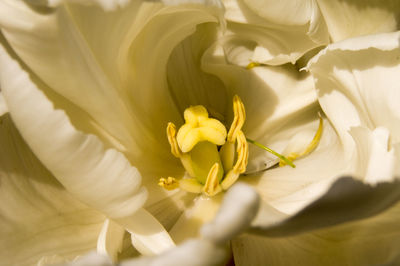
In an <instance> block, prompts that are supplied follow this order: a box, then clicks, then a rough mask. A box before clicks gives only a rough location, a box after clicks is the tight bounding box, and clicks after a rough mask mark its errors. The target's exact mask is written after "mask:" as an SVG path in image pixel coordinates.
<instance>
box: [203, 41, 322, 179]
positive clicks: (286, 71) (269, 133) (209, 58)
mask: <svg viewBox="0 0 400 266" xmlns="http://www.w3.org/2000/svg"><path fill="white" fill-rule="evenodd" d="M203 66H204V69H205V70H206V71H207V72H208V73H213V74H214V75H216V76H217V77H219V78H220V79H221V80H222V81H223V83H224V84H225V87H226V88H227V89H228V95H231V96H228V98H231V97H233V95H234V94H237V95H239V96H240V97H241V99H242V100H243V103H244V106H245V109H246V117H247V119H246V122H245V124H244V129H243V130H244V132H245V134H246V136H247V137H248V138H250V139H253V140H256V141H258V142H260V143H262V144H264V145H266V146H268V147H270V148H273V149H274V148H275V149H276V150H277V151H279V152H281V151H282V150H283V149H284V148H285V147H286V145H287V142H288V141H289V139H290V138H292V137H293V136H294V134H297V133H298V132H301V131H303V130H304V127H309V126H310V125H309V123H310V122H311V123H313V122H312V121H317V120H318V116H317V113H318V111H319V110H318V106H317V103H316V101H317V95H316V93H315V90H314V85H313V80H312V78H311V76H309V75H308V74H306V73H304V72H301V73H299V71H298V69H297V68H296V67H294V66H282V67H268V66H265V67H255V68H254V69H252V70H246V69H243V68H241V67H238V66H234V65H229V64H228V63H227V62H226V60H225V54H224V50H223V49H222V48H221V47H218V46H216V47H211V48H210V49H209V50H208V51H207V52H206V54H205V55H204V57H203ZM227 113H228V114H230V115H231V116H232V111H231V110H229V109H228V111H227ZM227 117H228V119H227V120H226V123H227V124H229V122H230V119H229V116H227ZM316 128H318V125H317V127H315V129H314V128H313V127H309V129H312V131H315V130H316ZM274 159H275V157H272V156H269V154H268V153H267V152H265V151H264V150H261V149H259V148H256V147H254V146H253V145H250V159H249V165H248V168H247V172H248V173H253V172H255V171H258V170H260V169H263V168H264V166H265V165H264V164H265V162H268V161H271V160H274Z"/></svg>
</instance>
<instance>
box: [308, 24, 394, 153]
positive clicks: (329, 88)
mask: <svg viewBox="0 0 400 266" xmlns="http://www.w3.org/2000/svg"><path fill="white" fill-rule="evenodd" d="M399 38H400V33H399V32H395V33H386V34H379V35H371V36H363V37H358V38H353V39H349V40H345V41H343V42H339V43H336V44H332V45H330V46H328V47H327V48H326V49H324V50H323V51H321V52H320V53H319V54H318V55H317V56H316V57H314V58H313V59H312V60H311V61H310V63H309V64H308V69H309V70H310V72H311V73H312V75H313V77H314V79H315V83H316V88H317V91H318V98H319V102H320V104H321V107H322V109H323V110H324V112H325V113H326V114H327V116H328V117H329V118H330V120H331V122H332V124H333V125H334V127H335V129H336V131H337V132H338V134H339V136H340V138H341V140H342V142H343V144H344V146H347V147H350V146H351V142H352V137H351V136H350V134H349V133H348V131H349V130H350V128H351V127H356V126H364V127H367V128H369V129H371V130H373V129H375V128H376V127H385V128H387V129H388V130H389V132H390V137H391V142H392V143H396V142H399V140H400V139H399V136H400V127H399V126H400V113H399V109H398V100H399V99H400V95H399V91H400V90H399V84H400V83H399V75H398V73H399V71H400V56H399V55H400V50H399Z"/></svg>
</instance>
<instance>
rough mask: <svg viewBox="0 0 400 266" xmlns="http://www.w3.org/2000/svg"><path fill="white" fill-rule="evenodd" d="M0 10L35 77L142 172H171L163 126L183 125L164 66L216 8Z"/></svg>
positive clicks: (20, 5)
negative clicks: (170, 123) (74, 107)
mask: <svg viewBox="0 0 400 266" xmlns="http://www.w3.org/2000/svg"><path fill="white" fill-rule="evenodd" d="M1 7H2V8H1V11H0V12H2V15H1V19H0V24H1V25H2V31H3V33H4V35H5V36H6V38H7V40H8V42H9V43H10V44H11V46H12V48H13V49H14V50H15V51H16V52H17V54H18V55H19V56H20V57H21V58H22V60H23V61H24V62H25V63H26V64H27V65H28V66H29V67H30V68H31V69H32V70H33V71H34V72H35V74H37V75H38V76H39V78H40V79H42V80H43V81H44V82H45V83H46V84H47V85H48V86H50V87H51V89H53V90H54V91H56V92H57V93H58V94H60V95H61V96H63V97H64V98H65V99H67V100H69V101H71V102H73V103H74V104H75V105H77V106H78V107H79V108H81V109H82V110H84V111H86V112H87V113H88V114H89V116H90V117H91V118H92V119H93V120H94V122H95V123H96V124H98V125H99V126H100V127H101V128H102V129H103V130H105V131H106V132H107V134H109V135H111V136H112V137H113V138H115V139H116V142H117V143H119V144H120V145H121V146H122V147H118V149H119V150H121V151H123V152H125V153H126V154H127V155H128V157H129V159H130V161H131V162H133V163H134V164H139V163H140V164H141V165H143V166H142V167H141V169H140V170H143V169H145V168H153V167H152V165H150V164H147V165H146V163H145V162H146V161H147V162H149V161H153V162H154V163H157V164H159V165H160V166H161V165H162V166H163V167H165V169H169V170H173V169H174V168H176V164H173V163H171V158H170V157H169V155H170V154H169V152H168V150H167V149H166V147H167V145H168V143H167V141H166V139H165V124H166V123H167V122H168V121H179V120H180V113H179V112H177V111H176V108H175V107H174V103H173V100H172V98H171V95H170V92H169V90H168V87H167V82H166V79H165V75H166V72H165V68H166V64H167V60H168V58H169V55H170V53H171V51H172V49H173V48H174V47H175V46H176V45H177V44H178V43H179V42H180V41H181V40H182V39H184V38H185V37H186V36H188V35H190V34H191V33H193V32H194V31H195V27H196V25H197V24H201V23H204V22H209V21H213V22H216V21H217V19H216V16H215V14H214V13H217V11H215V10H218V7H215V6H212V5H209V6H204V5H200V4H195V5H193V4H187V5H176V6H168V7H163V5H162V4H161V3H155V2H142V1H131V3H130V4H129V5H127V6H126V7H125V8H123V9H120V10H117V11H114V12H105V11H104V10H102V9H101V8H99V7H96V6H85V5H79V4H76V3H75V4H74V3H71V4H64V5H60V6H59V7H58V8H57V9H55V10H47V11H46V12H35V10H34V9H32V8H30V7H29V6H27V5H26V4H25V2H24V1H4V2H2V3H1ZM15 17H18V18H19V19H17V20H16V19H14V18H15ZM166 25H168V26H166ZM172 25H175V26H172ZM116 29H118V30H116ZM143 88H146V89H143ZM48 96H49V95H48ZM51 99H52V100H53V98H52V97H51ZM149 106H151V108H149ZM110 110H112V111H110ZM92 122H93V121H92ZM149 147H151V148H149ZM143 151H146V152H145V153H143ZM143 154H144V155H145V156H143ZM175 171H176V170H175ZM153 175H154V174H153Z"/></svg>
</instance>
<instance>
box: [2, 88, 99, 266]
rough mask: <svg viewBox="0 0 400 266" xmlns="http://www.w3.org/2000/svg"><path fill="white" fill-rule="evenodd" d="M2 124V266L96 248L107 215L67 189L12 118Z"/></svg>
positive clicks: (67, 256) (71, 255)
mask: <svg viewBox="0 0 400 266" xmlns="http://www.w3.org/2000/svg"><path fill="white" fill-rule="evenodd" d="M3 88H4V87H3ZM0 120H1V121H0V146H1V147H2V148H1V151H0V180H1V186H0V214H1V215H0V235H1V238H0V261H1V264H3V265H21V266H24V265H36V264H37V263H38V262H39V261H41V262H42V263H43V264H39V265H45V264H44V263H45V262H52V261H53V262H62V261H65V260H72V259H74V258H75V257H76V256H80V255H83V254H85V253H87V252H88V251H89V250H92V249H95V248H96V241H97V236H98V234H99V233H100V230H101V226H102V224H103V222H104V220H105V217H104V215H103V214H101V213H99V212H98V211H95V210H93V209H90V208H88V207H87V206H86V205H84V204H82V203H80V202H79V201H77V200H76V199H75V198H74V197H73V196H71V194H69V193H68V192H67V191H66V190H65V188H64V187H63V186H62V185H61V184H60V183H59V182H58V181H57V179H55V178H54V177H53V176H52V174H51V173H50V172H49V171H48V170H47V169H46V168H45V167H44V166H43V165H42V164H41V163H40V161H39V160H38V159H37V158H36V156H35V155H34V154H33V153H32V152H31V150H30V149H29V147H28V146H27V145H26V144H25V142H24V140H23V139H22V137H21V136H20V135H19V133H18V131H17V129H16V128H15V126H14V124H13V122H12V121H11V119H10V116H9V115H8V114H5V115H3V116H2V117H1V118H0Z"/></svg>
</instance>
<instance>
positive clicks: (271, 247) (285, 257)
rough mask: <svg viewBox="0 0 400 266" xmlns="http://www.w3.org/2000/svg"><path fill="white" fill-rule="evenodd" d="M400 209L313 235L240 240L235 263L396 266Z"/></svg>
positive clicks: (319, 231) (399, 257) (236, 246)
mask: <svg viewBox="0 0 400 266" xmlns="http://www.w3.org/2000/svg"><path fill="white" fill-rule="evenodd" d="M388 186H390V185H388ZM348 203H349V202H346V204H348ZM399 207H400V206H399V205H398V204H397V205H396V206H394V207H393V208H391V209H389V210H387V211H386V212H383V213H381V214H380V215H377V216H374V217H372V218H369V219H364V220H361V221H358V222H352V223H347V224H343V225H340V226H335V227H331V228H328V229H323V230H317V231H314V232H313V233H306V234H300V235H296V236H288V237H281V238H260V237H253V236H244V237H241V238H240V239H238V240H235V241H234V242H233V244H232V247H233V252H234V256H235V263H236V265H249V266H252V265H260V264H268V265H397V264H398V263H399V260H400V256H399V250H398V246H399V244H400V231H399V230H398V229H399V227H398V219H399V216H400V208H399ZM365 208H367V207H365ZM314 222H317V221H315V220H314V221H312V223H314Z"/></svg>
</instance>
